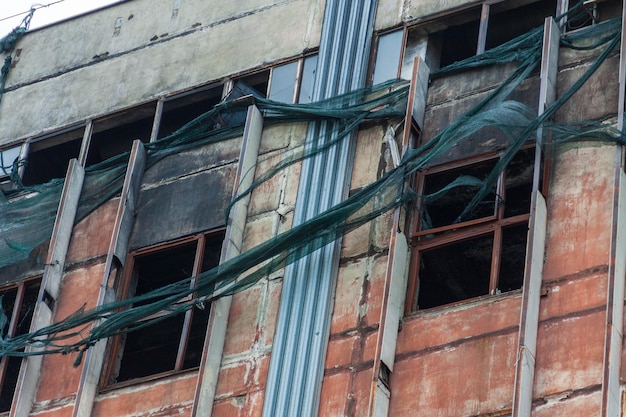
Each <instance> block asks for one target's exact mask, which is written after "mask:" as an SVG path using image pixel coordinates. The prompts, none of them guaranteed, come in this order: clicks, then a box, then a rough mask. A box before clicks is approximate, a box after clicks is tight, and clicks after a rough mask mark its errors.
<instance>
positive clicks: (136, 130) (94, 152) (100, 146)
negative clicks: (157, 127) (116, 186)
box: [85, 103, 156, 166]
mask: <svg viewBox="0 0 626 417" xmlns="http://www.w3.org/2000/svg"><path fill="white" fill-rule="evenodd" d="M155 111H156V103H149V104H145V105H143V106H138V107H135V108H133V109H132V110H128V111H124V112H120V113H116V114H113V115H111V116H108V117H105V118H102V119H99V120H96V121H94V124H93V133H92V135H91V141H90V143H89V152H88V153H87V161H86V164H85V166H90V165H94V164H97V163H99V162H102V161H105V160H107V159H109V158H111V157H113V156H116V155H119V154H122V153H124V152H127V151H129V150H130V149H131V148H132V146H133V141H134V140H136V139H139V140H141V141H142V142H144V143H147V142H149V141H150V135H151V133H152V125H153V122H154V114H155Z"/></svg>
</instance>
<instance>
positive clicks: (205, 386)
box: [191, 104, 263, 417]
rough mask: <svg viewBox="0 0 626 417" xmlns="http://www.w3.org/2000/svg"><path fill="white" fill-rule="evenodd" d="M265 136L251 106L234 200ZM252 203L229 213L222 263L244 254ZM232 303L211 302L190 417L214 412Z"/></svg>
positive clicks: (227, 300)
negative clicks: (248, 214)
mask: <svg viewBox="0 0 626 417" xmlns="http://www.w3.org/2000/svg"><path fill="white" fill-rule="evenodd" d="M262 133H263V116H262V114H261V112H260V111H259V109H258V108H257V107H256V106H255V105H254V104H251V105H250V106H249V107H248V114H247V116H246V124H245V128H244V134H243V141H242V144H241V152H240V154H239V164H238V166H237V174H236V176H235V181H234V184H233V197H236V196H237V195H238V194H239V193H240V192H242V190H245V189H247V188H248V187H249V186H250V185H251V184H252V181H253V180H254V175H246V174H247V173H250V172H254V171H253V168H254V167H255V165H256V164H257V160H258V156H259V147H260V142H261V135H262ZM249 202H250V195H247V196H245V197H243V198H242V199H241V200H239V201H238V202H237V203H235V205H234V206H233V207H232V209H231V211H230V216H229V219H228V225H227V226H226V231H225V237H224V243H223V245H222V253H221V256H220V264H221V263H223V262H225V261H227V260H229V259H232V258H234V257H235V256H237V255H238V254H239V253H241V248H242V244H243V236H244V229H245V224H246V219H247V213H248V204H249ZM231 303H232V296H225V297H221V298H220V299H218V300H217V301H215V302H213V303H211V307H210V310H209V323H208V325H207V331H206V335H205V338H204V346H203V349H202V358H201V360H200V368H199V370H198V382H197V383H196V389H195V394H194V401H193V405H192V409H191V417H196V416H202V417H210V416H211V414H212V412H213V400H214V398H215V391H216V388H217V379H218V375H219V370H220V364H221V361H222V353H223V350H224V343H225V338H226V327H227V323H228V316H229V312H230V306H231Z"/></svg>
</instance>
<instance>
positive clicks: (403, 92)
mask: <svg viewBox="0 0 626 417" xmlns="http://www.w3.org/2000/svg"><path fill="white" fill-rule="evenodd" d="M598 35H601V36H598ZM599 37H600V38H601V39H600V40H599V41H597V42H596V43H595V44H594V45H593V47H594V48H603V49H602V50H601V51H600V53H599V54H598V56H597V58H596V59H595V61H594V62H593V64H592V65H590V66H589V68H588V70H587V71H586V72H585V73H584V75H583V76H582V77H581V78H580V79H579V80H578V81H577V82H576V83H574V84H573V85H572V86H571V87H570V88H569V89H568V90H567V91H565V92H564V93H563V94H562V95H561V97H559V99H558V100H557V101H556V102H555V103H554V104H552V105H551V106H550V107H549V108H548V109H546V111H545V112H544V113H543V114H542V115H541V116H536V114H534V112H533V111H532V110H531V109H530V108H528V106H526V105H524V104H522V103H519V102H516V101H513V100H511V98H510V96H511V94H512V92H513V91H514V90H515V89H516V88H517V87H518V86H519V85H520V83H521V82H522V81H523V80H524V79H526V78H527V77H528V76H529V75H531V74H532V73H533V71H535V70H536V68H537V67H538V65H539V63H540V60H541V46H542V30H541V29H537V30H535V31H532V32H530V33H528V34H526V35H524V36H522V37H520V38H518V39H515V40H513V41H511V42H508V43H507V44H504V45H502V46H500V47H498V48H494V49H493V50H491V51H489V52H488V53H486V54H483V55H480V56H477V57H473V58H470V59H468V60H465V61H461V62H459V63H455V64H453V65H452V66H451V68H444V69H441V70H440V71H437V72H436V73H434V74H433V76H434V77H443V76H446V75H447V74H448V73H450V72H451V71H461V70H463V69H467V68H477V67H480V66H487V65H499V64H501V63H503V62H504V63H512V62H515V63H517V68H516V69H515V70H514V71H512V73H511V75H510V76H509V77H508V78H507V79H506V80H505V81H504V82H503V83H502V84H501V85H500V86H498V87H497V88H496V89H494V90H493V91H492V92H491V93H490V94H489V95H488V96H487V97H486V98H485V99H484V100H482V101H481V102H479V103H478V104H477V105H476V106H475V107H473V108H472V109H471V110H469V111H468V112H467V113H466V114H465V115H463V116H462V117H460V118H458V119H457V120H456V121H454V122H453V123H451V124H450V125H449V126H448V127H447V128H446V129H444V130H443V131H442V132H440V133H439V134H438V135H437V136H435V137H434V138H433V139H431V140H430V141H429V142H428V143H426V144H425V145H423V146H421V147H419V148H417V149H410V150H408V151H407V152H406V153H405V155H404V158H403V159H402V162H401V164H400V166H398V167H397V168H395V169H393V170H391V171H389V172H386V173H384V174H383V175H382V176H381V177H380V178H379V179H378V180H376V181H375V182H373V183H371V184H369V185H367V186H365V187H363V188H362V189H360V190H359V191H358V192H356V193H354V194H353V195H351V196H350V197H349V198H348V199H346V200H345V201H343V202H341V203H340V204H338V205H336V206H334V207H333V208H331V209H329V210H328V211H326V212H324V213H322V214H320V215H319V216H317V217H315V218H313V219H311V220H309V221H307V222H305V223H303V224H301V225H299V226H296V227H293V228H292V229H290V230H288V231H286V232H284V233H282V234H280V235H279V236H277V237H275V238H273V239H271V240H268V241H266V242H264V243H262V244H260V245H259V246H257V247H255V248H252V249H250V250H248V251H246V252H244V253H242V254H241V255H239V256H237V257H236V258H233V259H231V260H229V261H227V262H225V263H223V264H221V265H219V266H218V267H215V268H213V269H211V270H209V271H207V272H205V273H202V274H201V275H200V276H197V277H195V281H194V285H193V286H190V285H191V283H192V281H191V279H187V280H183V281H180V282H177V283H175V284H171V285H167V286H164V287H162V288H159V289H157V290H155V291H153V292H150V293H146V294H143V295H141V296H139V297H134V298H129V299H125V300H120V301H116V302H114V303H109V304H105V305H102V306H99V307H97V308H95V309H93V310H90V311H86V312H79V313H77V314H74V315H72V316H70V317H68V318H67V319H65V320H62V321H60V322H58V323H55V324H53V325H51V326H48V327H45V328H43V329H40V330H37V331H35V332H32V333H29V334H25V335H22V336H18V337H15V338H12V339H8V338H3V339H2V340H0V354H1V355H9V356H25V355H33V354H38V355H39V354H47V353H54V352H61V353H68V352H76V351H79V352H83V351H84V350H86V349H87V348H88V347H90V346H92V345H94V344H95V343H96V342H97V341H98V340H101V339H104V338H107V337H111V336H114V335H117V334H121V333H124V332H130V331H133V330H137V329H138V328H141V327H143V326H147V325H150V324H154V322H155V321H154V320H163V319H165V318H167V317H170V316H172V315H176V314H180V313H182V312H184V311H186V310H188V309H191V308H194V306H196V305H199V304H202V303H206V302H210V301H211V300H214V299H216V298H219V297H222V296H225V295H229V294H234V293H236V292H238V291H242V290H244V289H246V288H248V287H250V286H251V285H254V284H255V283H256V282H258V281H259V280H260V279H262V278H264V277H267V276H268V275H269V274H271V273H273V272H276V271H278V270H280V269H282V268H284V267H285V265H287V264H289V263H291V262H293V261H295V260H296V259H299V258H301V257H303V256H305V255H306V254H308V253H311V252H312V251H314V250H316V249H318V248H320V247H323V246H325V245H326V244H328V243H330V242H332V241H334V240H335V239H337V238H339V237H340V236H342V235H344V234H345V233H347V232H349V231H351V230H354V229H355V228H357V227H359V226H361V225H363V224H365V223H367V222H369V221H371V220H373V219H375V218H377V217H378V216H380V215H382V214H384V213H387V212H389V211H390V210H392V209H394V208H397V207H400V206H402V205H406V204H408V203H410V202H411V201H414V199H415V197H416V196H415V195H414V193H413V192H412V190H411V189H409V188H407V186H406V184H407V183H408V180H409V179H410V178H411V176H412V175H414V173H415V172H417V171H419V170H422V169H425V168H426V167H427V166H428V165H429V164H431V163H432V162H433V161H435V160H436V159H437V158H439V157H441V156H442V155H445V153H446V152H448V151H449V150H450V149H452V148H453V147H455V146H457V145H459V144H460V143H462V141H464V140H466V139H467V138H468V137H470V136H471V135H472V134H475V133H476V132H478V131H479V130H480V129H483V128H485V127H486V126H489V127H493V128H497V129H499V130H500V131H501V132H502V133H503V134H504V136H505V137H506V138H507V139H508V147H507V150H506V151H505V153H504V155H503V156H502V158H501V159H500V160H499V162H498V163H497V164H496V166H495V167H494V169H493V170H492V172H491V173H490V175H489V176H488V178H487V179H486V180H484V181H481V182H476V181H473V180H472V181H471V184H465V185H468V186H471V187H473V189H475V190H476V192H475V196H474V199H473V200H472V202H471V203H470V204H469V205H468V207H466V210H465V212H469V211H471V209H472V205H476V204H478V202H480V201H482V200H483V199H484V197H485V195H486V194H487V193H489V190H492V189H493V185H494V183H495V181H496V179H497V177H498V175H499V174H500V173H501V172H502V170H503V169H504V168H505V167H506V165H507V164H508V163H509V161H510V160H511V158H512V157H513V156H514V155H515V154H516V153H517V151H518V150H519V149H520V148H521V147H522V146H523V145H524V144H525V143H527V142H528V141H534V140H535V137H536V132H537V129H538V128H539V127H540V126H543V129H542V131H543V133H544V134H545V135H547V134H550V135H551V137H552V139H551V140H552V142H553V143H562V142H571V141H574V140H586V141H589V140H595V141H605V142H612V143H619V144H625V143H626V140H625V139H626V138H625V137H624V135H622V133H621V132H619V131H617V130H616V129H614V128H612V127H611V126H609V125H605V124H602V123H599V122H593V121H589V122H578V123H569V124H566V123H558V124H557V123H550V122H548V120H549V118H550V117H551V116H553V115H554V114H555V112H556V111H557V110H558V109H559V108H560V107H561V106H562V105H563V103H565V102H566V101H567V100H569V99H570V98H571V96H572V95H573V94H574V93H575V92H576V91H577V90H578V89H579V88H580V87H581V85H582V84H583V83H584V82H585V81H586V80H588V79H589V77H590V76H591V75H592V74H593V73H594V72H595V71H596V70H597V69H598V68H599V66H600V65H601V64H602V63H603V62H604V61H605V60H606V58H607V57H608V56H609V54H610V53H611V52H612V51H613V50H614V49H615V47H616V46H617V45H618V43H619V38H620V27H619V22H617V23H616V22H607V23H605V24H600V25H595V26H592V27H589V28H588V29H585V30H582V31H579V32H577V33H576V34H575V35H571V36H569V35H568V36H565V37H563V39H562V45H563V47H568V48H589V47H591V45H590V44H589V42H588V41H587V39H591V38H594V39H597V38H599ZM407 92H408V86H407V84H406V83H405V82H400V81H392V82H388V83H386V84H383V85H379V86H374V87H370V88H367V89H363V90H358V91H355V92H352V93H350V94H347V95H345V96H340V97H336V98H333V99H330V100H326V101H324V102H319V103H313V104H307V105H288V104H279V103H274V102H271V101H269V100H265V99H260V98H258V99H256V104H257V106H258V107H259V109H260V110H261V112H262V113H263V114H264V117H265V124H266V125H268V124H272V123H291V122H296V121H309V122H312V121H320V120H322V121H323V120H334V121H335V122H336V123H335V126H336V129H338V132H339V133H340V135H339V136H340V137H342V136H345V135H347V134H349V132H350V131H352V130H353V129H354V128H356V127H357V126H358V125H359V124H360V123H361V122H363V121H364V120H368V119H386V118H394V119H400V118H402V117H404V112H405V103H406V99H407ZM247 104H248V103H246V102H244V101H242V100H234V101H227V102H224V103H222V104H220V105H218V106H217V107H216V108H215V109H213V110H211V111H210V112H208V113H206V114H205V115H202V116H200V117H199V118H198V119H196V120H194V121H193V122H191V123H189V124H188V125H186V126H184V127H183V128H181V129H180V130H178V131H177V132H174V133H173V134H172V135H170V136H168V137H167V138H164V139H163V140H160V141H158V142H155V143H153V144H149V145H147V146H146V147H147V150H148V166H151V165H152V164H154V163H155V162H156V161H158V160H160V159H162V158H166V157H167V156H168V155H171V154H172V153H177V152H180V151H181V150H185V149H189V148H192V147H195V146H198V145H200V144H207V143H212V142H217V141H221V140H224V139H227V138H231V137H235V136H237V135H241V133H242V129H243V127H242V125H241V124H237V123H232V124H228V123H226V124H222V123H221V121H223V120H226V119H230V120H231V121H232V120H240V119H241V112H243V111H245V107H246V106H247ZM539 145H543V141H542V140H540V142H539ZM330 146H332V145H330ZM327 149H328V147H324V148H319V149H307V150H304V149H302V150H301V151H300V152H296V153H295V155H293V156H290V157H288V158H286V159H285V160H283V161H282V162H281V163H279V164H278V165H277V166H275V167H274V168H273V169H272V170H270V172H268V173H266V174H264V175H263V176H261V177H260V178H257V180H256V181H255V183H254V184H253V185H252V187H250V189H248V190H242V193H241V194H240V195H246V194H249V193H250V192H251V190H253V189H254V188H255V187H257V186H258V185H259V184H260V183H261V182H263V181H266V180H268V179H269V178H271V177H272V176H273V175H275V174H277V173H278V172H280V171H281V170H283V169H284V168H285V167H287V166H289V165H290V164H293V163H295V162H298V161H301V160H302V159H304V158H307V157H310V156H311V155H313V154H315V153H319V152H325V151H326V150H327ZM127 159H128V155H127V154H125V155H121V156H118V157H116V158H114V159H112V160H108V161H105V162H103V163H101V164H99V165H96V166H94V167H90V168H89V169H88V170H87V177H86V180H85V186H84V189H83V193H82V195H81V200H80V206H79V215H78V220H80V219H82V218H84V217H85V216H87V215H88V214H89V213H91V212H92V211H93V210H95V209H96V208H97V207H99V206H100V205H101V204H103V202H105V201H107V200H108V199H110V198H111V197H112V196H115V195H117V194H118V193H119V191H120V189H121V184H122V181H123V177H124V174H125V169H126V160H127ZM62 183H63V181H62V180H55V181H52V182H51V183H49V184H46V185H44V186H41V187H37V188H33V187H31V188H26V189H23V190H21V191H20V192H19V193H18V192H16V193H14V194H10V195H9V196H8V197H9V198H8V199H7V200H6V201H4V202H2V201H0V206H2V207H0V225H1V226H0V227H2V228H4V229H1V230H0V232H1V235H2V236H5V237H6V236H12V237H13V238H12V239H8V240H7V239H6V238H5V239H4V240H5V246H4V247H0V266H1V265H8V264H10V262H12V261H15V259H18V258H19V257H25V256H28V254H29V253H30V251H32V250H33V249H34V248H35V247H36V246H37V245H39V244H43V243H44V242H45V241H46V239H48V238H49V236H50V232H51V228H52V223H53V221H54V216H55V213H56V205H57V204H58V199H59V193H60V189H61V187H62ZM443 193H445V191H442V194H443ZM435 194H436V193H435ZM25 196H27V197H28V198H27V197H25ZM428 198H437V195H431V196H429V197H428ZM5 209H6V210H5ZM465 212H464V213H465ZM5 213H12V214H11V215H6V214H5ZM464 213H462V214H461V216H459V218H463V216H464ZM20 216H23V217H24V219H25V220H24V221H22V222H20V221H19V219H18V217H20ZM44 218H45V219H44ZM31 222H39V223H37V225H38V226H41V227H42V230H44V232H42V233H39V234H37V235H36V236H23V235H22V234H21V231H26V229H27V228H28V227H30V226H29V225H30V224H35V223H31ZM7 228H8V229H7ZM32 229H35V228H32ZM36 229H39V227H37V228H36ZM7 232H8V233H7ZM5 253H10V255H8V256H7V255H5ZM3 256H4V258H2V257H3ZM3 262H4V263H3ZM189 295H191V296H193V297H194V299H193V301H192V302H189V303H178V301H179V300H180V299H182V298H183V297H186V296H189ZM138 302H141V305H140V306H134V307H133V305H134V304H136V303H138ZM161 311H167V312H168V313H167V314H166V315H163V316H161V317H160V318H158V319H154V320H144V319H145V318H147V317H149V316H151V315H153V314H154V313H156V312H161ZM0 316H1V315H0ZM94 323H97V324H95V325H94ZM77 336H78V337H77ZM28 347H35V348H40V350H33V351H25V348H28ZM80 358H81V356H80V355H79V357H78V360H77V362H78V361H80Z"/></svg>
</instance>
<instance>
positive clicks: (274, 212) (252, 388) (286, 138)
mask: <svg viewBox="0 0 626 417" xmlns="http://www.w3.org/2000/svg"><path fill="white" fill-rule="evenodd" d="M306 128H307V125H306V124H292V125H282V126H273V127H269V128H265V129H264V131H263V136H262V138H261V147H260V156H259V163H258V165H257V167H256V172H255V173H253V174H254V175H255V177H256V178H258V177H259V175H261V174H263V173H264V172H267V170H269V169H272V167H273V166H274V165H275V164H276V163H277V162H279V161H281V160H282V159H283V158H285V157H287V156H289V155H293V154H294V153H296V154H297V153H298V152H301V151H302V147H301V145H302V144H303V140H304V138H305V136H306ZM300 165H301V164H300V163H297V164H294V165H291V166H290V167H288V168H286V169H285V170H283V171H281V172H279V173H278V174H277V175H275V176H274V177H272V178H271V179H270V180H269V181H267V182H266V183H263V184H261V185H260V186H258V187H257V188H256V189H255V190H254V191H253V192H252V196H251V200H250V205H249V206H248V221H247V224H246V229H245V237H244V242H243V248H242V250H243V251H245V250H247V249H250V248H253V247H255V246H257V245H259V244H261V243H263V242H265V241H267V240H268V239H271V238H273V237H275V236H277V235H278V234H280V233H282V232H284V231H286V230H288V229H289V228H290V227H291V221H292V217H293V208H294V206H295V199H296V190H297V187H298V182H299V177H300ZM249 174H250V173H248V175H249ZM283 273H284V272H283V271H282V270H280V271H277V272H276V273H274V274H272V275H271V276H269V277H267V279H263V280H261V281H260V282H258V283H257V284H256V285H254V286H253V287H252V288H249V289H248V290H246V291H243V292H241V293H239V294H236V295H234V296H233V303H232V306H231V309H230V314H229V320H228V330H227V334H226V341H225V345H224V352H223V357H222V366H221V369H220V374H219V378H218V385H217V392H216V396H215V403H214V405H213V415H216V416H222V415H228V416H242V417H243V416H252V415H261V410H262V409H263V399H264V393H265V385H266V381H267V373H268V369H269V361H270V353H271V350H272V343H273V339H274V332H275V328H276V320H277V317H278V307H279V303H280V293H281V289H282V280H283Z"/></svg>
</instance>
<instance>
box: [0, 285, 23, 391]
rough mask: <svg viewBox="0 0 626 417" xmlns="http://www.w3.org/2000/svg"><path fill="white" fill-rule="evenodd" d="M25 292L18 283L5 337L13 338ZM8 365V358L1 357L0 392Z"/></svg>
mask: <svg viewBox="0 0 626 417" xmlns="http://www.w3.org/2000/svg"><path fill="white" fill-rule="evenodd" d="M25 290H26V285H24V282H23V281H22V282H20V283H19V285H18V286H17V293H16V294H15V301H14V303H13V311H12V312H11V321H10V322H9V328H8V329H7V333H6V335H5V337H13V336H15V329H16V328H17V322H18V320H19V317H20V308H21V306H22V302H23V300H24V292H25ZM8 365H9V357H8V356H3V357H2V360H1V361H0V390H1V389H2V388H3V385H4V378H5V376H6V373H7V366H8Z"/></svg>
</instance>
